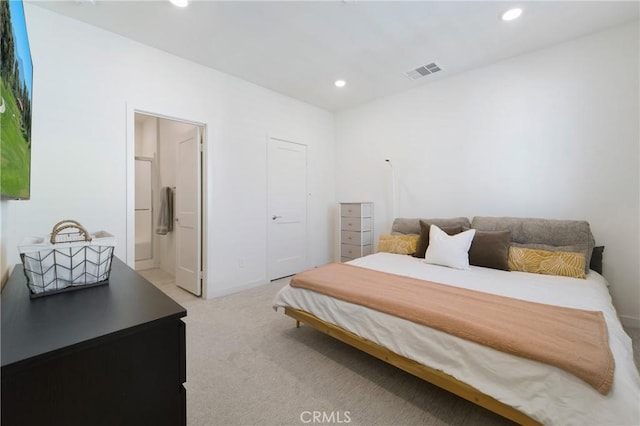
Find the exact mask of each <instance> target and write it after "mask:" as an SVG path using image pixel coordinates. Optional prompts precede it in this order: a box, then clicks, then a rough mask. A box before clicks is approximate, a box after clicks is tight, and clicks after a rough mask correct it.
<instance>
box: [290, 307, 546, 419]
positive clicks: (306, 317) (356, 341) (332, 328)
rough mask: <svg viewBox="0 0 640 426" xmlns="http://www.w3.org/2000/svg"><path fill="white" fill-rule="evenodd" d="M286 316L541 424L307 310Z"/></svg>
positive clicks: (499, 411) (457, 392)
mask: <svg viewBox="0 0 640 426" xmlns="http://www.w3.org/2000/svg"><path fill="white" fill-rule="evenodd" d="M284 313H285V315H288V316H290V317H291V318H293V319H295V320H296V326H299V324H300V322H302V323H305V324H307V325H309V326H310V327H312V328H314V329H316V330H318V331H320V332H322V333H325V334H327V335H329V336H331V337H334V338H336V339H338V340H340V341H341V342H344V343H346V344H348V345H350V346H353V347H354V348H356V349H359V350H361V351H363V352H366V353H368V354H369V355H372V356H374V357H376V358H378V359H380V360H382V361H384V362H386V363H388V364H391V365H393V366H395V367H397V368H400V369H401V370H404V371H406V372H407V373H409V374H412V375H414V376H416V377H418V378H420V379H422V380H424V381H426V382H429V383H431V384H433V385H435V386H438V387H439V388H442V389H444V390H447V391H449V392H451V393H453V394H455V395H458V396H459V397H461V398H464V399H466V400H467V401H470V402H473V403H474V404H476V405H479V406H480V407H483V408H486V409H487V410H489V411H492V412H494V413H496V414H498V415H500V416H502V417H505V418H507V419H509V420H512V421H514V422H516V423H519V424H521V425H525V426H529V425H532V426H533V425H537V426H540V425H541V423H539V422H537V421H536V420H534V419H532V418H531V417H529V416H527V415H526V414H524V413H522V412H520V411H518V410H516V409H515V408H513V407H511V406H509V405H506V404H504V403H502V402H500V401H498V400H496V399H495V398H492V397H491V396H489V395H486V394H484V393H482V392H480V391H479V390H477V389H476V388H474V387H472V386H469V385H468V384H466V383H463V382H461V381H459V380H457V379H455V378H454V377H452V376H450V375H448V374H445V373H443V372H441V371H438V370H435V369H433V368H430V367H427V366H425V365H422V364H420V363H418V362H416V361H414V360H411V359H409V358H407V357H404V356H402V355H398V354H397V353H395V352H392V351H390V350H389V349H387V348H385V347H383V346H380V345H378V344H377V343H374V342H372V341H370V340H367V339H364V338H362V337H360V336H358V335H356V334H354V333H351V332H350V331H347V330H345V329H343V328H340V327H338V326H336V325H333V324H330V323H328V322H325V321H323V320H321V319H319V318H318V317H316V316H314V315H312V314H309V313H307V312H304V311H300V310H297V309H293V308H285V309H284Z"/></svg>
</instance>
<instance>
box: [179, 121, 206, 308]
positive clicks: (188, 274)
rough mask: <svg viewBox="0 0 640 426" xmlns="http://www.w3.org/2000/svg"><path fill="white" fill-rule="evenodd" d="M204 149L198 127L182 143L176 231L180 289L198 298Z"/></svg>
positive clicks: (200, 263)
mask: <svg viewBox="0 0 640 426" xmlns="http://www.w3.org/2000/svg"><path fill="white" fill-rule="evenodd" d="M200 146H201V141H200V128H198V127H194V129H192V130H190V131H189V132H187V134H185V135H184V136H183V137H182V138H180V139H179V140H178V144H177V156H176V160H177V161H176V192H175V227H174V229H175V233H176V285H178V286H180V287H182V288H184V289H185V290H188V291H190V292H191V293H193V294H195V295H197V296H200V294H201V293H202V274H201V272H200V271H201V270H202V257H201V256H202V255H201V247H202V244H201V238H202V236H201V223H202V222H201V217H200V212H201V204H202V199H201V198H202V197H201V180H200V176H201V168H202V163H201V151H200Z"/></svg>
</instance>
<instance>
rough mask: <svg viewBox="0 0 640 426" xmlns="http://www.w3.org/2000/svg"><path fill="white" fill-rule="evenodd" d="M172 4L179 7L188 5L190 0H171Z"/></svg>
mask: <svg viewBox="0 0 640 426" xmlns="http://www.w3.org/2000/svg"><path fill="white" fill-rule="evenodd" d="M169 1H170V2H171V4H173V5H174V6H178V7H187V6H188V5H189V0H169Z"/></svg>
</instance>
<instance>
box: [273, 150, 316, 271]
mask: <svg viewBox="0 0 640 426" xmlns="http://www.w3.org/2000/svg"><path fill="white" fill-rule="evenodd" d="M268 164H269V165H268V175H269V176H268V192H269V195H268V196H269V201H268V203H269V208H268V214H269V217H268V218H267V221H268V223H269V225H268V232H269V247H268V251H269V253H268V259H269V266H268V268H269V271H268V274H269V279H270V280H275V279H278V278H282V277H286V276H289V275H293V274H296V273H298V272H300V271H303V270H304V269H306V268H307V146H306V145H302V144H299V143H294V142H288V141H284V140H280V139H275V138H270V139H269V148H268Z"/></svg>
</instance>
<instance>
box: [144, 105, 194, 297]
mask: <svg viewBox="0 0 640 426" xmlns="http://www.w3.org/2000/svg"><path fill="white" fill-rule="evenodd" d="M134 122H135V137H134V139H135V166H134V170H135V196H134V228H135V232H134V234H135V237H134V238H135V243H134V253H135V269H136V270H138V271H144V275H145V276H147V275H150V276H162V277H163V281H165V282H166V283H169V284H170V283H174V284H175V285H176V286H178V287H182V288H183V289H185V290H187V291H189V292H190V293H192V294H194V295H196V296H200V295H201V294H202V279H203V273H202V270H203V260H202V259H203V250H202V247H203V244H202V230H203V226H202V218H203V214H202V211H203V208H202V205H203V202H202V198H203V197H202V188H203V181H202V176H203V173H202V166H203V163H202V151H203V149H202V143H203V134H204V131H205V129H204V126H201V125H198V124H194V123H189V122H184V121H179V120H174V119H169V118H164V117H158V116H154V115H150V114H145V113H140V112H135V116H134Z"/></svg>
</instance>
